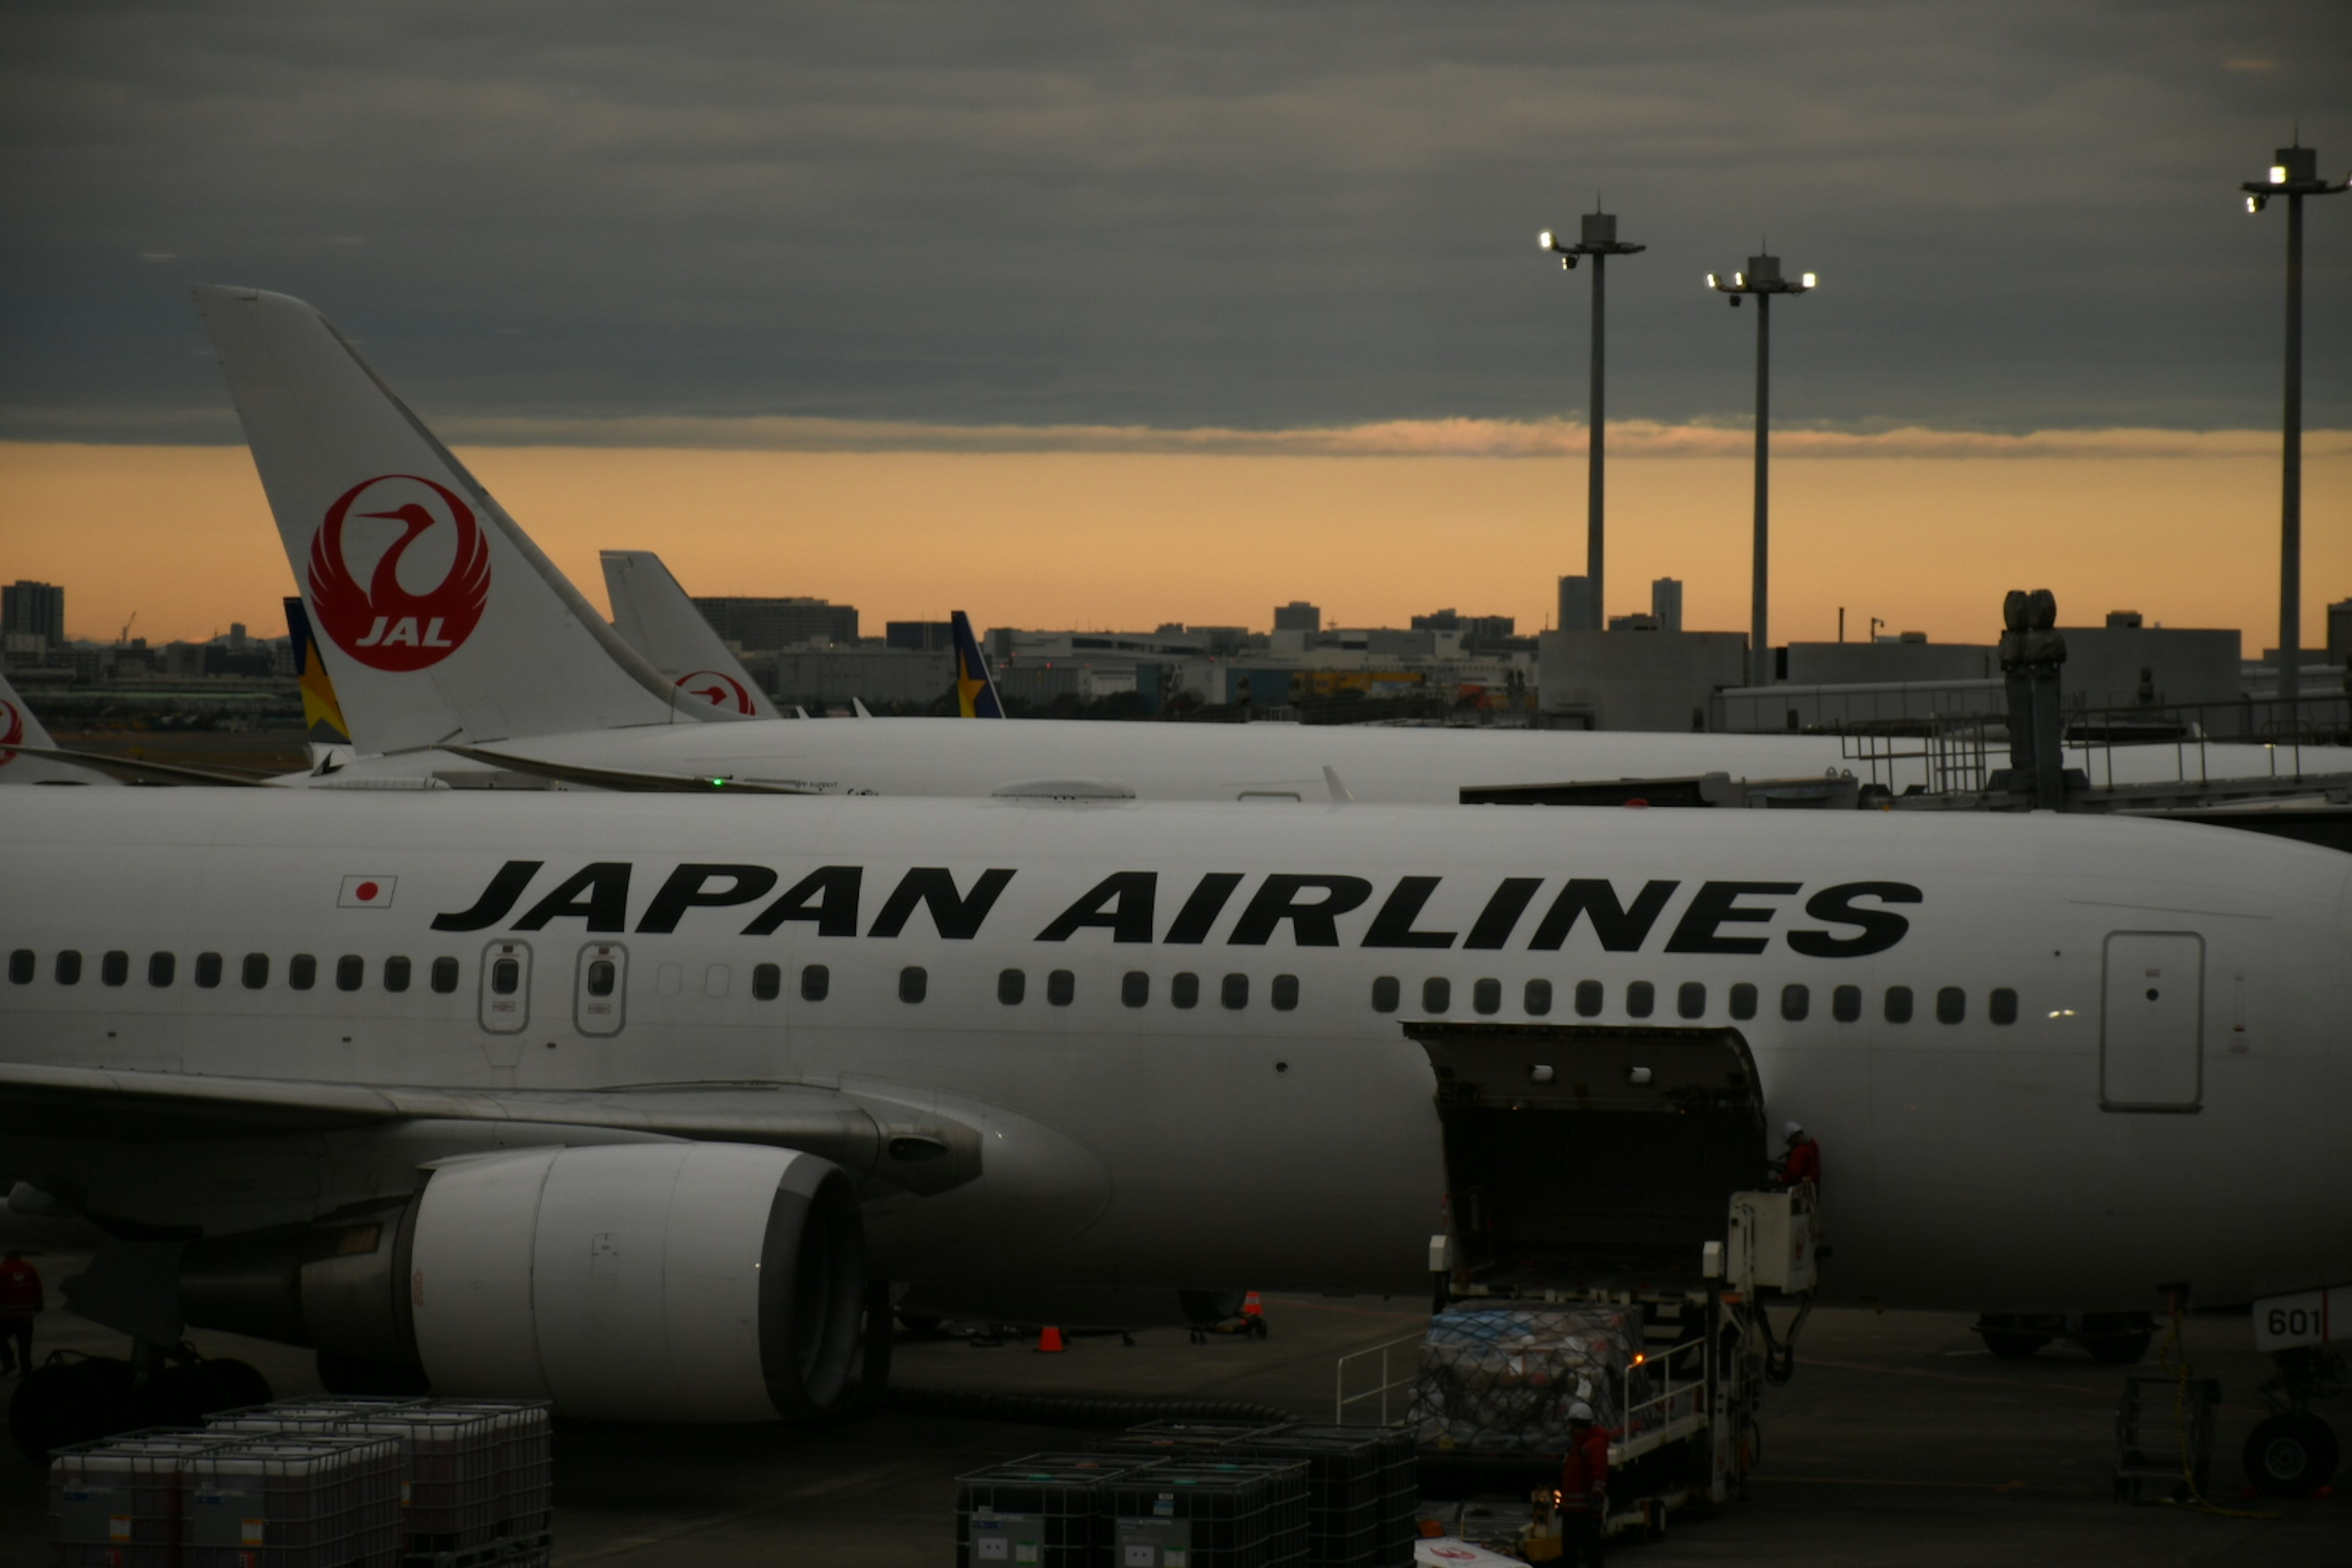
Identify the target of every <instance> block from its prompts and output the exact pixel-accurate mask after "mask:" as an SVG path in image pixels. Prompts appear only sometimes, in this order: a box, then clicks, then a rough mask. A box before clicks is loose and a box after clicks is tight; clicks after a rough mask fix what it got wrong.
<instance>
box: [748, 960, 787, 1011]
mask: <svg viewBox="0 0 2352 1568" xmlns="http://www.w3.org/2000/svg"><path fill="white" fill-rule="evenodd" d="M783 989H784V972H783V970H782V968H781V967H779V966H778V965H776V964H772V963H755V964H753V965H752V966H751V997H752V1000H754V1001H757V1002H772V1001H774V1000H775V999H776V998H777V996H778V995H780V994H782V991H783Z"/></svg>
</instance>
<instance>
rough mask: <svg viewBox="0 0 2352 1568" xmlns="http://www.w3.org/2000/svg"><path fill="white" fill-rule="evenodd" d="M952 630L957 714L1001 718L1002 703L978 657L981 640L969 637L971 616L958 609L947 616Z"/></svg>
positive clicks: (992, 678) (986, 667)
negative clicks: (953, 632) (953, 630)
mask: <svg viewBox="0 0 2352 1568" xmlns="http://www.w3.org/2000/svg"><path fill="white" fill-rule="evenodd" d="M950 621H951V622H952V623H953V626H954V628H955V661H956V712H957V714H958V715H959V716H960V717H961V718H965V719H1002V718H1003V717H1004V702H1003V699H1001V698H999V697H998V696H997V694H996V680H995V678H994V677H993V676H992V675H990V674H989V673H988V660H987V659H985V658H982V657H981V652H980V640H979V639H978V638H977V637H973V636H972V635H971V616H967V615H965V614H964V613H963V612H962V611H961V610H957V611H954V612H952V614H951V615H950Z"/></svg>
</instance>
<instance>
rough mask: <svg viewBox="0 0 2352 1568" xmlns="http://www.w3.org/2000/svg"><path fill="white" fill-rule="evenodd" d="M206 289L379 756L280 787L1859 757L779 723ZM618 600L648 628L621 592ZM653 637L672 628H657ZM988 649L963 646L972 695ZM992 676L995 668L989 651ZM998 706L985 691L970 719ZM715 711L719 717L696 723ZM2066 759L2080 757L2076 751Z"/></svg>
mask: <svg viewBox="0 0 2352 1568" xmlns="http://www.w3.org/2000/svg"><path fill="white" fill-rule="evenodd" d="M195 299H196V302H197V306H198V308H199V310H201V311H202V313H203V315H204V318H205V324H206V326H207V327H208V329H209V330H210V331H211V333H212V337H213V341H214V343H215V348H216V349H217V351H218V354H219V358H220V362H221V364H222V366H223V368H224V370H225V372H226V375H227V380H228V384H229V388H230V391H231V393H232V395H233V397H234V399H235V402H236V406H237V411H238V415H239V417H240V418H241V419H242V420H243V421H244V424H245V429H246V436H247V442H248V444H249V445H250V447H251V448H252V452H253V457H254V461H255V466H256V467H257V469H258V470H259V472H260V474H261V478H262V481H263V486H264V489H266V491H267V492H268V497H269V501H270V506H271V510H272V511H273V513H274V514H275V517H276V520H277V522H278V531H279V535H280V538H281V541H282V542H283V543H284V545H285V548H286V551H287V555H288V560H289V563H290V564H291V565H292V566H293V568H294V572H295V575H296V577H297V579H298V581H299V583H300V584H302V587H303V592H304V594H305V595H306V597H307V599H308V601H309V603H310V609H311V612H312V618H313V620H314V621H315V622H316V623H317V625H318V626H319V627H320V629H321V630H322V631H323V633H324V634H325V635H324V637H322V638H321V639H320V647H321V650H322V653H323V656H324V658H325V662H326V667H327V669H328V671H329V673H330V674H331V678H332V680H333V684H334V687H335V689H336V691H337V692H338V693H339V694H340V697H341V703H342V710H343V712H344V714H345V715H346V716H347V717H348V719H349V720H350V722H351V725H352V736H353V738H354V740H355V741H356V742H357V750H358V751H359V752H362V753H364V754H363V755H361V756H358V757H355V758H354V759H352V762H350V763H348V764H345V765H342V766H341V767H339V768H337V769H336V770H334V771H333V772H332V773H331V774H327V775H322V776H319V777H307V778H306V777H303V776H301V775H293V776H289V778H287V779H285V780H283V781H281V782H284V783H288V784H299V785H310V786H316V787H334V788H362V787H376V786H379V785H383V784H407V785H410V786H414V787H432V786H435V785H436V784H461V785H462V784H467V783H476V784H478V783H480V782H482V781H483V780H484V779H486V778H494V777H495V778H503V779H507V780H513V779H517V778H523V777H528V778H530V779H534V780H536V781H538V782H539V783H540V784H546V785H555V786H560V787H588V788H607V789H619V790H656V791H692V790H709V789H732V790H736V791H738V792H760V791H768V792H773V791H784V792H816V793H855V792H876V793H881V794H886V795H964V796H977V795H989V794H991V793H992V792H994V791H997V790H1001V789H1013V790H1022V791H1032V792H1034V791H1040V790H1043V791H1045V792H1047V793H1051V792H1053V791H1054V790H1055V789H1061V790H1064V791H1069V790H1077V791H1081V792H1094V793H1104V794H1108V795H1124V794H1132V795H1138V796H1140V797H1146V798H1158V799H1194V800H1224V801H1233V800H1244V801H1252V802H1258V803H1282V802H1297V801H1316V800H1325V799H1332V798H1339V797H1340V796H1342V795H1344V796H1346V797H1348V798H1350V799H1353V800H1356V801H1359V802H1365V803H1371V802H1391V803H1400V804H1402V803H1429V804H1441V803H1442V804H1454V803H1458V802H1459V801H1460V800H1461V799H1462V796H1463V792H1464V791H1465V789H1466V790H1472V791H1478V790H1491V789H1494V788H1496V787H1509V786H1517V785H1542V784H1559V783H1563V782H1568V781H1606V780H1619V779H1643V780H1651V779H1655V780H1666V779H1677V778H1679V779H1684V780H1689V779H1693V778H1696V776H1698V775H1702V774H1706V773H1715V772H1723V771H1728V772H1730V773H1733V774H1734V775H1735V776H1741V777H1745V778H1748V779H1751V780H1760V779H1778V780H1795V779H1802V778H1807V777H1810V778H1812V779H1816V780H1817V779H1820V778H1822V776H1823V775H1824V774H1832V775H1834V774H1836V773H1839V772H1841V771H1853V770H1854V769H1855V768H1856V766H1857V759H1855V758H1854V757H1853V756H1851V755H1849V754H1848V752H1847V751H1846V744H1847V743H1846V742H1845V741H1844V740H1843V739H1842V738H1841V737H1838V736H1834V735H1826V736H1824V735H1788V736H1780V735H1764V736H1725V735H1704V734H1701V735H1690V734H1645V733H1630V732H1616V731H1612V732H1602V733H1586V732H1579V731H1511V730H1445V731H1431V730H1405V729H1387V728H1381V727H1377V726H1340V725H1328V726H1327V725H1318V726H1312V727H1301V726H1296V725H1279V724H1236V725H1190V724H1187V725H1175V724H1160V723H1142V722H1135V723H1108V722H1106V723H1086V724H1072V723H1057V724H1049V723H1042V722H1039V723H1024V724H1020V725H1013V726H993V725H953V724H943V723H938V722H934V721H927V720H914V719H906V720H886V721H877V722H872V723H861V724H832V725H810V724H801V723H797V722H795V723H782V722H774V721H769V720H768V717H767V714H766V713H763V712H761V711H760V706H761V704H760V702H759V700H757V694H756V693H753V694H751V695H752V696H753V697H754V702H753V708H754V711H753V712H751V713H750V714H746V713H744V712H742V711H741V710H740V706H741V705H740V703H730V704H726V705H722V706H719V707H713V706H711V705H709V702H708V701H707V700H706V701H697V700H692V699H690V698H688V697H686V696H685V695H684V693H683V691H682V690H681V689H679V688H678V687H677V685H676V684H675V680H674V678H673V677H672V676H667V675H664V674H663V673H662V672H661V670H660V669H659V668H656V663H657V662H659V661H657V660H656V661H650V662H649V661H648V659H647V658H646V657H645V656H644V655H643V654H642V653H640V652H639V651H638V649H637V648H635V647H632V646H631V644H630V643H629V641H628V640H626V639H625V637H623V636H622V635H621V634H620V633H619V632H616V631H615V630H614V627H613V626H609V625H607V624H606V623H605V622H604V619H603V617H601V616H598V615H597V614H596V613H595V611H594V610H593V608H592V607H591V606H590V605H588V603H587V601H586V600H585V599H584V598H583V597H582V595H580V593H579V592H578V590H577V589H575V588H574V587H572V584H570V583H569V582H568V581H566V580H565V579H564V577H563V576H562V573H560V572H559V571H558V570H557V569H556V568H555V566H554V565H553V563H551V562H550V561H549V560H548V559H547V557H546V556H545V555H544V554H543V553H542V552H541V551H540V550H539V549H538V548H537V546H536V545H534V544H533V543H532V542H531V541H530V538H529V536H528V535H527V534H525V533H524V532H523V531H522V529H521V527H520V525H519V524H518V523H516V522H515V521H514V520H513V519H512V518H511V517H510V516H509V515H508V513H507V512H506V511H505V510H504V509H503V508H501V507H500V506H499V504H498V502H497V501H496V500H494V499H493V498H492V497H491V496H490V494H489V493H488V490H487V489H484V488H483V487H482V486H481V484H480V483H479V481H478V480H477V479H475V478H474V477H473V476H472V475H471V474H469V473H467V470H466V469H465V468H464V466H463V465H462V464H460V463H459V462H458V461H457V458H455V457H454V456H452V455H451V454H450V453H449V452H448V451H447V449H446V447H443V446H442V445H441V443H440V442H439V441H438V440H436V438H435V437H433V436H432V434H431V432H430V431H429V429H428V428H427V427H426V426H425V424H424V423H423V421H421V420H420V419H418V418H417V417H416V416H415V414H414V413H412V412H411V411H410V410H409V409H408V408H407V406H406V405H404V404H403V403H402V402H401V401H400V400H399V398H398V397H397V396H396V395H394V393H393V392H392V391H391V389H390V387H389V386H388V384H386V383H385V382H384V381H383V377H382V376H380V375H378V374H376V373H375V372H374V371H373V369H372V368H371V367H369V366H368V365H367V364H366V363H365V362H364V361H363V360H362V359H361V357H360V355H359V353H358V351H357V350H356V349H354V348H352V346H351V345H350V344H349V343H348V342H346V341H345V340H344V339H343V338H342V337H341V334H339V333H338V332H336V331H335V330H334V328H333V327H332V326H331V324H329V322H328V321H326V319H325V318H324V317H322V316H321V315H320V314H319V312H318V311H316V310H313V309H311V308H310V306H309V305H306V304H304V303H302V302H301V301H300V300H294V299H290V298H289V297H288V296H285V295H282V294H272V293H268V292H265V291H262V290H258V289H230V288H217V287H204V288H199V289H196V290H195ZM412 553H413V554H414V556H415V560H414V561H412V560H410V559H409V556H410V554H412ZM386 563H390V564H389V566H387V565H386ZM436 573H437V574H438V575H437V576H436V575H434V574H436ZM662 577H663V578H664V579H665V580H667V573H666V572H664V573H663V574H662ZM362 578H364V579H365V582H366V584H367V585H366V586H364V587H363V586H362ZM610 579H611V574H610V573H609V572H608V582H609V581H610ZM427 584H429V585H427ZM664 593H665V594H666V595H667V596H668V597H669V598H670V600H671V601H672V602H673V603H674V602H675V600H676V599H677V598H680V597H682V594H680V593H679V592H678V591H677V585H676V584H675V583H674V582H667V587H666V588H665V589H664ZM379 599H381V601H382V602H381V605H379V603H378V601H379ZM615 614H616V615H621V616H623V618H624V620H626V619H627V612H626V611H625V610H624V609H623V608H622V607H621V605H620V602H619V601H617V600H616V605H615ZM673 629H675V627H673ZM967 630H968V627H967ZM638 635H640V636H648V637H649V636H650V634H649V633H647V632H646V631H645V630H644V628H643V627H642V626H641V627H640V631H639V633H638ZM713 640H714V641H715V639H713ZM649 646H650V645H649ZM966 647H968V648H969V651H968V652H966V651H964V649H965V648H966ZM978 652H979V650H978V647H977V646H976V644H971V645H966V644H963V643H962V642H961V640H960V644H959V658H960V668H959V681H958V691H959V695H960V706H961V693H962V692H963V689H964V684H965V683H966V682H968V681H970V680H971V679H974V676H973V673H972V671H973V669H974V668H975V667H974V665H973V663H972V661H973V660H975V659H977V658H978ZM676 662H678V663H680V664H687V663H693V662H698V661H695V660H690V659H687V658H684V657H683V656H680V657H678V658H677V660H676ZM978 668H980V669H981V670H982V672H983V673H984V668H985V666H984V663H982V664H981V665H980V666H979V667H978ZM746 684H747V685H748V684H749V683H748V682H747V683H746ZM972 701H973V705H974V706H973V714H974V716H980V710H981V707H982V703H983V698H982V694H981V693H979V692H977V691H975V692H974V693H973V695H972ZM1000 707H1001V705H1000ZM768 711H769V712H772V710H768ZM697 718H699V719H704V720H714V721H719V722H714V723H695V722H688V721H689V720H693V719H697ZM2137 752H2146V753H2147V755H2146V756H2141V755H2139V754H2137ZM2158 753H2161V755H2158ZM2113 755H2114V762H2115V765H2116V775H2117V777H2118V779H2126V778H2128V777H2130V776H2133V774H2132V770H2133V769H2135V768H2143V769H2145V768H2148V767H2155V766H2158V764H2161V765H2162V766H2164V767H2169V766H2170V765H2171V764H2172V762H2173V757H2172V752H2171V751H2170V750H2169V749H2168V748H2164V747H2147V748H2137V749H2132V748H2125V749H2122V750H2118V751H2117V752H2115V753H2114V754H2113ZM2070 762H2072V763H2074V764H2077V765H2079V763H2080V762H2081V757H2080V754H2079V753H2077V754H2075V755H2074V757H2072V758H2070ZM2273 763H2274V758H2273V754H2272V753H2271V752H2269V751H2268V750H2267V749H2265V748H2263V747H2261V746H2221V745H2214V746H2209V747H2206V748H2204V749H2203V763H2202V765H2203V766H2204V768H2205V769H2206V771H2207V772H2208V773H2209V774H2210V775H2211V776H2214V777H2227V776H2234V775H2236V774H2240V773H2244V774H2261V773H2268V772H2270V771H2271V770H2272V768H2273ZM1906 767H1907V768H1908V769H1909V770H1910V771H1909V772H1907V773H1906V772H1903V771H1901V770H1894V771H1891V772H1890V773H1889V782H1890V783H1891V784H1892V785H1893V787H1894V788H1895V789H1896V790H1897V791H1898V792H1899V791H1900V789H1901V788H1902V787H1904V785H1905V784H1906V782H1925V773H1924V769H1925V767H1926V763H1925V761H1924V759H1915V760H1914V761H1913V762H1911V763H1908V764H1906ZM2305 767H2306V769H2309V770H2313V771H2327V770H2333V769H2344V770H2347V771H2352V752H2342V751H2340V750H2339V751H2336V752H2328V753H2326V755H2324V756H2323V755H2322V754H2321V753H2320V752H2318V751H2316V750H2315V749H2310V748H2306V749H2305ZM2167 776H2169V775H2167Z"/></svg>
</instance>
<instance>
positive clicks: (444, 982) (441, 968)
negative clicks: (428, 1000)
mask: <svg viewBox="0 0 2352 1568" xmlns="http://www.w3.org/2000/svg"><path fill="white" fill-rule="evenodd" d="M433 989H434V990H436V991H439V992H444V993H446V992H451V991H455V990H456V989H457V960H456V959H454V958H436V959H435V960H434V961H433Z"/></svg>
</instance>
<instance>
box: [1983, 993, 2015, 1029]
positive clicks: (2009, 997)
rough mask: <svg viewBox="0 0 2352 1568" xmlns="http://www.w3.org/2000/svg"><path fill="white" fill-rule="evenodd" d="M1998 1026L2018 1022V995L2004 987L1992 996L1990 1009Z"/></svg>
mask: <svg viewBox="0 0 2352 1568" xmlns="http://www.w3.org/2000/svg"><path fill="white" fill-rule="evenodd" d="M1988 1012H1989V1013H1990V1016H1991V1018H1992V1021H1993V1022H1994V1023H1996V1024H2014V1023H2016V1022H2017V993H2016V992H2014V991H2011V989H2010V988H2009V987H2008V986H2006V985H2003V986H2001V987H2000V988H1999V989H1997V990H1995V991H1994V992H1993V994H1992V1006H1991V1007H1990V1009H1988Z"/></svg>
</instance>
